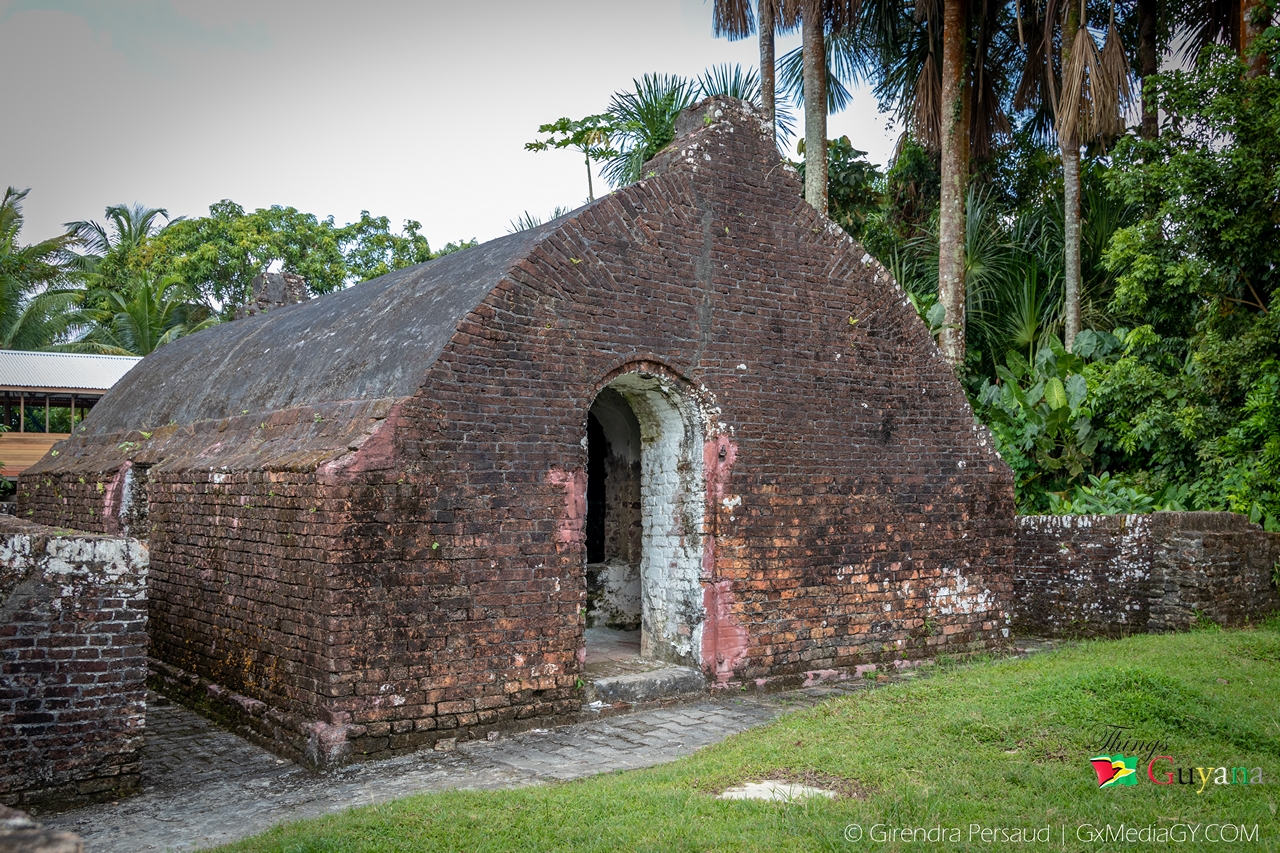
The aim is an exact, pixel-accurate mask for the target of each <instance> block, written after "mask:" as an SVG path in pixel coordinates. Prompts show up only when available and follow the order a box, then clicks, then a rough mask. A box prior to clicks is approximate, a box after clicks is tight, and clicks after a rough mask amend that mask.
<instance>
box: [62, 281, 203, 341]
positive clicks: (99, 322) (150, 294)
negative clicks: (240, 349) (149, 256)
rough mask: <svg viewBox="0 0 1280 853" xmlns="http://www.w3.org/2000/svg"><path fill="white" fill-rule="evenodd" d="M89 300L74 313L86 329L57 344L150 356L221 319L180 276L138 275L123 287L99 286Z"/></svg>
mask: <svg viewBox="0 0 1280 853" xmlns="http://www.w3.org/2000/svg"><path fill="white" fill-rule="evenodd" d="M85 302H86V303H87V304H88V305H90V306H92V307H87V308H82V309H80V310H79V311H78V312H76V313H75V314H74V315H73V316H72V318H71V319H72V323H73V324H74V325H76V326H80V327H81V328H84V329H85V332H84V334H82V335H81V336H80V338H79V339H78V340H76V341H75V342H73V343H69V344H62V345H60V346H57V347H55V349H58V350H62V351H66V352H94V353H101V354H103V355H139V356H145V355H149V354H150V353H152V352H154V351H155V350H156V349H157V348H158V347H161V346H164V345H165V344H167V343H169V342H171V341H174V340H177V339H178V338H180V337H183V336H184V335H190V334H194V333H195V332H198V331H201V330H202V329H206V328H208V327H209V326H212V325H214V324H216V323H217V322H218V316H217V314H215V313H213V312H212V311H210V310H209V308H208V306H206V305H204V304H203V303H201V302H200V301H199V297H198V296H197V294H196V293H195V291H193V290H192V289H191V288H190V287H188V286H187V285H186V284H185V283H184V282H183V281H182V280H181V279H179V278H178V277H177V276H167V277H164V278H154V277H136V278H134V279H133V280H132V281H130V282H129V283H128V284H127V286H126V287H124V288H122V289H120V290H115V289H108V288H97V289H95V290H93V291H91V292H90V293H89V294H88V296H87V298H86V299H85Z"/></svg>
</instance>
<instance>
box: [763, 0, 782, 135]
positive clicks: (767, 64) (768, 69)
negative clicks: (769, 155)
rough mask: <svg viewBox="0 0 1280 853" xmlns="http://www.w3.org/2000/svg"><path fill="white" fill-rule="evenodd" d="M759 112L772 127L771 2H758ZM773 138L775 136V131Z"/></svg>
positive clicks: (773, 92) (774, 86)
mask: <svg viewBox="0 0 1280 853" xmlns="http://www.w3.org/2000/svg"><path fill="white" fill-rule="evenodd" d="M759 12H760V111H761V112H762V113H764V120H765V121H767V122H769V126H770V127H772V126H773V115H774V96H775V95H776V93H777V90H778V87H777V83H776V82H775V81H774V76H773V70H774V69H773V65H774V56H773V18H774V11H773V0H760V8H759ZM774 136H775V137H776V136H777V131H776V129H775V131H774Z"/></svg>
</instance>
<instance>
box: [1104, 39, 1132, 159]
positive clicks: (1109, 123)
mask: <svg viewBox="0 0 1280 853" xmlns="http://www.w3.org/2000/svg"><path fill="white" fill-rule="evenodd" d="M1099 70H1100V71H1101V72H1102V76H1101V79H1100V80H1099V88H1100V89H1101V90H1102V91H1103V92H1105V93H1106V97H1105V98H1104V99H1103V100H1102V102H1101V103H1100V104H1099V106H1098V109H1099V111H1100V112H1101V116H1100V121H1099V130H1100V132H1101V133H1102V134H1103V135H1104V136H1119V135H1120V134H1122V133H1124V117H1125V115H1126V114H1127V113H1128V112H1129V108H1130V107H1131V106H1133V96H1134V91H1133V72H1132V70H1130V68H1129V59H1128V57H1127V56H1126V54H1125V49H1124V44H1123V43H1121V41H1120V31H1119V30H1118V29H1116V21H1115V15H1112V16H1111V26H1110V27H1108V28H1107V41H1106V43H1105V44H1104V45H1103V47H1102V57H1101V60H1100V62H1099Z"/></svg>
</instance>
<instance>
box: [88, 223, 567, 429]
mask: <svg viewBox="0 0 1280 853" xmlns="http://www.w3.org/2000/svg"><path fill="white" fill-rule="evenodd" d="M559 224H560V220H555V221H553V222H549V223H547V224H545V225H542V226H539V227H538V228H533V229H529V230H527V231H521V232H517V233H515V234H510V235H508V236H506V237H500V238H498V239H496V240H492V241H490V242H488V243H485V244H483V245H480V246H476V247H475V248H471V249H466V250H464V251H461V252H455V253H453V254H449V255H445V256H444V257H442V258H437V259H436V260H433V261H428V262H427V263H425V264H418V265H417V266H412V267H407V268H405V269H402V270H398V271H397V272H393V273H390V274H389V275H384V276H380V277H379V278H376V279H373V280H372V281H367V282H364V283H362V284H358V285H355V286H353V287H350V288H347V289H346V290H342V291H339V292H336V293H331V294H328V295H325V296H321V297H319V298H317V299H311V300H308V301H306V302H302V303H299V304H296V305H288V306H285V307H282V308H276V309H274V310H271V311H268V312H266V313H264V314H259V315H257V316H254V317H246V318H244V319H240V320H236V321H234V322H231V323H223V324H221V325H218V326H215V327H213V328H211V329H208V330H206V331H203V332H200V333H198V334H195V335H191V336H189V337H186V338H180V339H178V340H177V341H175V342H173V343H171V344H168V345H166V346H163V347H161V348H159V349H158V350H156V351H155V352H154V353H152V354H151V355H149V356H147V358H146V359H145V360H143V362H142V363H141V364H139V365H138V366H137V367H136V368H135V369H134V370H132V371H131V372H130V373H129V375H128V376H126V377H125V378H124V380H123V381H121V382H120V383H119V384H118V385H117V387H116V388H115V389H114V390H113V391H112V393H110V394H109V395H107V396H106V397H104V398H103V400H102V402H100V403H99V404H98V406H97V407H96V408H95V409H94V410H93V415H92V417H91V418H89V419H87V420H86V422H85V423H86V426H87V427H88V430H87V434H88V435H95V434H104V433H115V432H120V431H125V430H130V429H143V428H147V427H156V426H163V425H165V424H170V423H175V424H187V423H194V422H196V421H204V420H215V419H219V418H226V417H234V416H237V415H240V414H245V413H248V414H254V413H258V412H271V411H279V410H282V409H290V408H295V407H300V406H310V405H316V404H320V403H330V402H341V401H346V400H370V399H380V398H387V397H392V398H395V397H407V396H409V395H411V394H412V393H413V392H414V391H415V390H416V388H417V386H418V384H419V383H420V382H421V381H422V379H423V376H424V374H425V372H426V370H427V368H428V367H429V366H430V365H431V363H432V362H434V361H435V359H436V358H437V356H439V354H440V352H441V350H443V349H444V347H445V344H446V343H448V341H449V338H450V337H451V336H452V335H453V333H454V330H455V328H456V326H457V325H458V323H459V321H460V320H462V318H463V317H465V316H466V314H467V312H469V311H470V310H471V309H473V308H474V307H475V306H476V305H477V304H479V302H480V301H481V300H482V299H484V297H485V295H486V294H487V293H488V292H489V291H490V290H491V289H492V288H493V287H494V286H495V285H496V284H497V283H498V282H499V281H500V280H501V279H502V277H503V275H504V274H505V273H506V272H507V270H508V269H510V267H511V266H512V264H514V263H516V262H517V261H519V260H520V259H521V258H523V257H524V256H525V255H527V254H528V252H529V250H530V249H531V248H532V247H533V246H534V245H535V244H536V243H537V242H538V241H539V240H540V239H541V238H542V237H543V236H545V235H546V234H547V233H549V232H550V231H553V230H554V229H555V228H556V227H557V226H558V225H559Z"/></svg>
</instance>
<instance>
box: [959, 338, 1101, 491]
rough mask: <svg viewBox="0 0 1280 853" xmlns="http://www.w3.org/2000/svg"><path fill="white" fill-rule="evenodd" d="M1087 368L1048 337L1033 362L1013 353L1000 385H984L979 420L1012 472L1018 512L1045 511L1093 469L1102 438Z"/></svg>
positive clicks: (1000, 375)
mask: <svg viewBox="0 0 1280 853" xmlns="http://www.w3.org/2000/svg"><path fill="white" fill-rule="evenodd" d="M1082 334H1083V333H1082ZM1084 366H1085V362H1084V359H1083V358H1081V357H1080V356H1078V355H1075V354H1073V353H1069V352H1067V351H1066V349H1065V348H1064V347H1063V346H1062V344H1061V343H1059V342H1058V340H1057V339H1056V338H1049V340H1048V345H1047V346H1045V347H1043V348H1041V349H1040V351H1039V352H1038V353H1037V354H1036V357H1035V361H1034V362H1028V361H1027V360H1026V359H1025V358H1024V357H1023V356H1021V355H1020V354H1018V353H1017V352H1010V353H1009V354H1008V355H1007V357H1006V363H1005V365H1002V366H998V367H997V368H996V376H997V378H998V381H997V382H991V381H990V380H986V381H984V382H983V384H982V386H981V389H980V390H979V392H978V412H979V417H981V418H982V420H983V421H984V422H985V423H986V424H987V425H988V426H989V427H990V428H991V431H992V434H993V435H994V436H995V439H996V444H997V447H998V449H999V450H1000V453H1001V455H1002V456H1003V457H1004V459H1005V461H1006V462H1008V463H1009V466H1010V467H1011V468H1013V471H1014V474H1015V476H1016V483H1015V486H1016V489H1017V492H1018V500H1019V506H1020V508H1023V509H1031V508H1037V509H1041V508H1043V507H1044V506H1045V505H1046V504H1047V500H1048V498H1047V493H1048V492H1050V491H1054V490H1055V489H1060V488H1062V487H1063V485H1064V484H1066V483H1069V482H1070V481H1072V480H1074V479H1076V478H1078V477H1080V475H1081V474H1083V473H1084V472H1085V471H1086V470H1087V469H1090V468H1091V467H1092V465H1093V455H1094V451H1095V450H1096V448H1097V446H1098V435H1097V433H1096V432H1095V431H1094V428H1093V421H1092V418H1093V412H1092V411H1091V410H1090V409H1089V407H1088V406H1087V399H1088V396H1089V389H1088V384H1087V382H1086V380H1085V378H1084V374H1083V371H1084Z"/></svg>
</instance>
